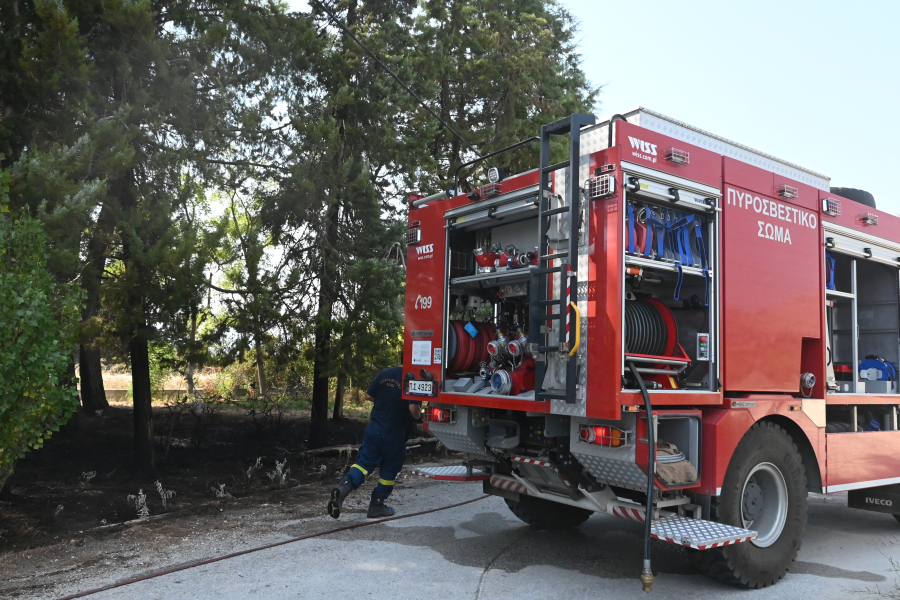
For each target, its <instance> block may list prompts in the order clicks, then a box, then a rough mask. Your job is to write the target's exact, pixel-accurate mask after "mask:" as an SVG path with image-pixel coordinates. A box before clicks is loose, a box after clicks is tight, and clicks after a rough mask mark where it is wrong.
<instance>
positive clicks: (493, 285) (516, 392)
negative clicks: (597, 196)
mask: <svg viewBox="0 0 900 600" xmlns="http://www.w3.org/2000/svg"><path fill="white" fill-rule="evenodd" d="M536 188H537V186H531V187H528V188H524V189H522V190H516V191H513V192H510V193H509V194H504V195H501V196H498V197H496V198H491V199H489V200H479V201H475V202H473V203H472V204H469V205H464V206H462V207H459V208H456V209H454V210H451V211H448V212H447V213H446V215H445V218H446V220H447V224H448V244H449V247H450V249H451V257H452V256H453V255H454V254H460V255H464V256H466V261H467V262H466V264H467V268H466V271H465V272H460V271H458V270H457V271H454V270H453V269H451V271H450V275H451V277H450V280H449V282H448V289H447V293H448V297H449V303H448V311H447V323H448V326H447V343H446V348H447V355H446V357H445V360H444V373H445V378H444V386H443V391H444V392H445V393H465V394H477V395H494V396H505V397H516V398H517V399H522V400H531V399H534V386H535V361H534V358H533V356H532V355H531V353H530V352H529V351H528V345H527V343H528V321H529V295H530V280H531V274H530V271H531V269H533V268H534V266H535V264H536V262H537V257H536V251H537V247H536V246H537V245H536V244H535V240H536V238H537V235H536V234H537V224H536V215H537V211H536V208H537V205H536V203H535V198H536ZM510 198H511V199H510ZM469 257H471V258H469ZM461 262H462V261H460V263H461Z"/></svg>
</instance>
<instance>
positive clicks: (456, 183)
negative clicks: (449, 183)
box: [453, 137, 541, 194]
mask: <svg viewBox="0 0 900 600" xmlns="http://www.w3.org/2000/svg"><path fill="white" fill-rule="evenodd" d="M539 141H541V138H539V137H530V138H528V139H527V140H522V141H521V142H516V143H515V144H513V145H512V146H507V147H506V148H501V149H500V150H497V151H496V152H491V153H489V154H485V155H484V156H479V157H478V158H476V159H474V160H470V161H469V162H467V163H463V164H461V165H459V166H458V167H457V168H456V175H454V176H453V186H454V187H453V190H454V192H453V193H454V194H459V193H460V192H459V172H460V171H462V170H463V168H465V167H470V166H472V165H474V164H475V163H477V162H481V161H482V160H487V159H488V158H492V157H494V156H497V155H498V154H503V153H504V152H509V151H510V150H515V149H516V148H519V147H520V146H525V145H527V144H530V143H531V142H539ZM488 163H490V161H488Z"/></svg>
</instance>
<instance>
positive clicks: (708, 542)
mask: <svg viewBox="0 0 900 600" xmlns="http://www.w3.org/2000/svg"><path fill="white" fill-rule="evenodd" d="M606 512H607V513H608V514H610V515H613V516H614V517H622V518H625V519H630V520H632V521H637V522H639V523H643V522H644V514H645V513H646V510H645V508H644V507H643V506H639V505H637V504H631V503H625V502H610V503H609V505H608V506H607V507H606ZM650 535H651V536H652V537H654V538H656V539H658V540H662V541H664V542H671V543H673V544H678V545H680V546H685V547H687V548H693V549H694V550H709V549H711V548H719V547H721V546H730V545H731V544H739V543H741V542H749V541H750V540H755V539H756V538H757V533H756V532H755V531H751V530H749V529H742V528H740V527H734V526H732V525H726V524H725V523H716V522H715V521H705V520H703V519H692V518H689V517H683V516H681V515H678V514H673V513H666V512H665V511H661V513H660V516H659V518H657V519H654V520H653V522H652V523H651V525H650Z"/></svg>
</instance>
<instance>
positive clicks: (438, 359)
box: [434, 348, 443, 365]
mask: <svg viewBox="0 0 900 600" xmlns="http://www.w3.org/2000/svg"><path fill="white" fill-rule="evenodd" d="M442 356H443V353H442V352H441V349H440V348H435V349H434V364H436V365H439V364H441V358H442Z"/></svg>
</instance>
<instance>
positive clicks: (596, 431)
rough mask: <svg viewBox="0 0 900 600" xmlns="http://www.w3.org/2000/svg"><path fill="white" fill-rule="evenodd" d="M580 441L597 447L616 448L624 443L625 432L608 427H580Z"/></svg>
mask: <svg viewBox="0 0 900 600" xmlns="http://www.w3.org/2000/svg"><path fill="white" fill-rule="evenodd" d="M580 436H581V441H583V442H587V443H589V444H597V445H598V446H608V447H612V448H618V447H619V446H621V445H622V444H624V443H625V432H624V431H622V430H621V429H616V428H615V427H609V426H608V425H594V426H588V427H582V428H581V432H580Z"/></svg>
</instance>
